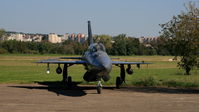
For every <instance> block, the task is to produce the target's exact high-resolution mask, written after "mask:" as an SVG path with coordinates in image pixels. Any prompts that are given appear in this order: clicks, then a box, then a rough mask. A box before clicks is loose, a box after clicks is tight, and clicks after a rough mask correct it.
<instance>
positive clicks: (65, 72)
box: [62, 64, 72, 87]
mask: <svg viewBox="0 0 199 112" xmlns="http://www.w3.org/2000/svg"><path fill="white" fill-rule="evenodd" d="M70 66H72V65H71V64H64V68H63V80H62V82H63V83H65V84H67V86H68V87H71V86H72V77H71V76H68V67H70Z"/></svg>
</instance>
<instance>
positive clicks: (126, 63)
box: [112, 61, 151, 65]
mask: <svg viewBox="0 0 199 112" xmlns="http://www.w3.org/2000/svg"><path fill="white" fill-rule="evenodd" d="M112 64H114V65H119V64H124V65H128V64H130V65H131V64H151V63H146V62H126V61H112Z"/></svg>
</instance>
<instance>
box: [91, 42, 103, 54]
mask: <svg viewBox="0 0 199 112" xmlns="http://www.w3.org/2000/svg"><path fill="white" fill-rule="evenodd" d="M89 50H90V51H92V52H97V51H104V52H105V51H106V49H105V47H104V45H103V44H102V43H95V44H92V45H91V46H90V47H89Z"/></svg>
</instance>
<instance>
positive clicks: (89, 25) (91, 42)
mask: <svg viewBox="0 0 199 112" xmlns="http://www.w3.org/2000/svg"><path fill="white" fill-rule="evenodd" d="M88 41H89V44H93V37H92V31H91V22H90V21H88Z"/></svg>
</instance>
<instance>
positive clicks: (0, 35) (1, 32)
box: [0, 29, 5, 40]
mask: <svg viewBox="0 0 199 112" xmlns="http://www.w3.org/2000/svg"><path fill="white" fill-rule="evenodd" d="M4 34H5V30H4V29H0V40H2V38H3V35H4Z"/></svg>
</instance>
